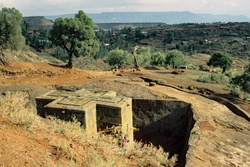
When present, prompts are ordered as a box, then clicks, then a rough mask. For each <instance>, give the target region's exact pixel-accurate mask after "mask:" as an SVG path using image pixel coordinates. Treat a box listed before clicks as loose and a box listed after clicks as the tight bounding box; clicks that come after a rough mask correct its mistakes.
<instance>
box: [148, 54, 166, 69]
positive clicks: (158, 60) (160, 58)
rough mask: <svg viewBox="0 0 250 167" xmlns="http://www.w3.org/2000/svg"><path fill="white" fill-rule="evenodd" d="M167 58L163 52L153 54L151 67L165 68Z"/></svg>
mask: <svg viewBox="0 0 250 167" xmlns="http://www.w3.org/2000/svg"><path fill="white" fill-rule="evenodd" d="M165 59H166V57H165V55H164V54H162V53H161V52H156V53H153V54H152V56H151V62H150V65H152V66H163V65H164V61H165Z"/></svg>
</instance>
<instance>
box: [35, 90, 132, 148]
mask: <svg viewBox="0 0 250 167" xmlns="http://www.w3.org/2000/svg"><path fill="white" fill-rule="evenodd" d="M36 103H37V110H38V115H40V116H42V117H46V116H48V115H53V116H55V117H57V118H60V119H62V120H65V121H70V120H71V119H72V118H73V117H76V118H77V119H78V121H79V122H81V124H82V125H83V126H84V127H85V128H86V132H87V134H89V135H91V136H94V135H96V134H97V132H99V131H102V130H105V129H106V128H110V127H112V126H120V127H121V132H122V134H123V135H128V139H129V141H130V142H129V143H128V145H129V147H130V148H131V147H133V146H132V145H133V141H134V136H133V118H132V99H131V98H128V97H118V96H117V95H116V92H114V91H98V92H96V91H90V90H85V89H81V90H77V91H65V90H52V91H50V92H48V93H46V94H44V95H42V96H40V97H37V98H36Z"/></svg>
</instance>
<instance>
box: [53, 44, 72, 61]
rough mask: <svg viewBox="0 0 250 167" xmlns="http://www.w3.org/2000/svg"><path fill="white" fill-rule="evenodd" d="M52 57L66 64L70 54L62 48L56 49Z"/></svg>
mask: <svg viewBox="0 0 250 167" xmlns="http://www.w3.org/2000/svg"><path fill="white" fill-rule="evenodd" d="M52 56H53V57H55V58H57V59H59V60H62V61H64V62H66V61H67V59H68V54H67V53H66V52H65V50H63V49H62V48H60V47H56V49H55V53H54V54H52Z"/></svg>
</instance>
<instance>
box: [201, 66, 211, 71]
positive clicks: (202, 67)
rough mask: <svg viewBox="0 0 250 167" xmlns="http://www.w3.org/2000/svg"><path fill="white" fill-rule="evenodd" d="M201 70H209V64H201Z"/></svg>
mask: <svg viewBox="0 0 250 167" xmlns="http://www.w3.org/2000/svg"><path fill="white" fill-rule="evenodd" d="M199 70H201V71H209V66H207V65H200V66H199Z"/></svg>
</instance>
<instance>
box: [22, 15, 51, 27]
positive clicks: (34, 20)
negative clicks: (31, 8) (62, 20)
mask: <svg viewBox="0 0 250 167" xmlns="http://www.w3.org/2000/svg"><path fill="white" fill-rule="evenodd" d="M25 22H26V23H28V24H29V27H28V29H29V30H34V29H40V28H43V29H50V28H51V27H52V25H53V21H51V20H48V19H46V18H45V17H43V16H30V17H23V21H22V24H24V23H25Z"/></svg>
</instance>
